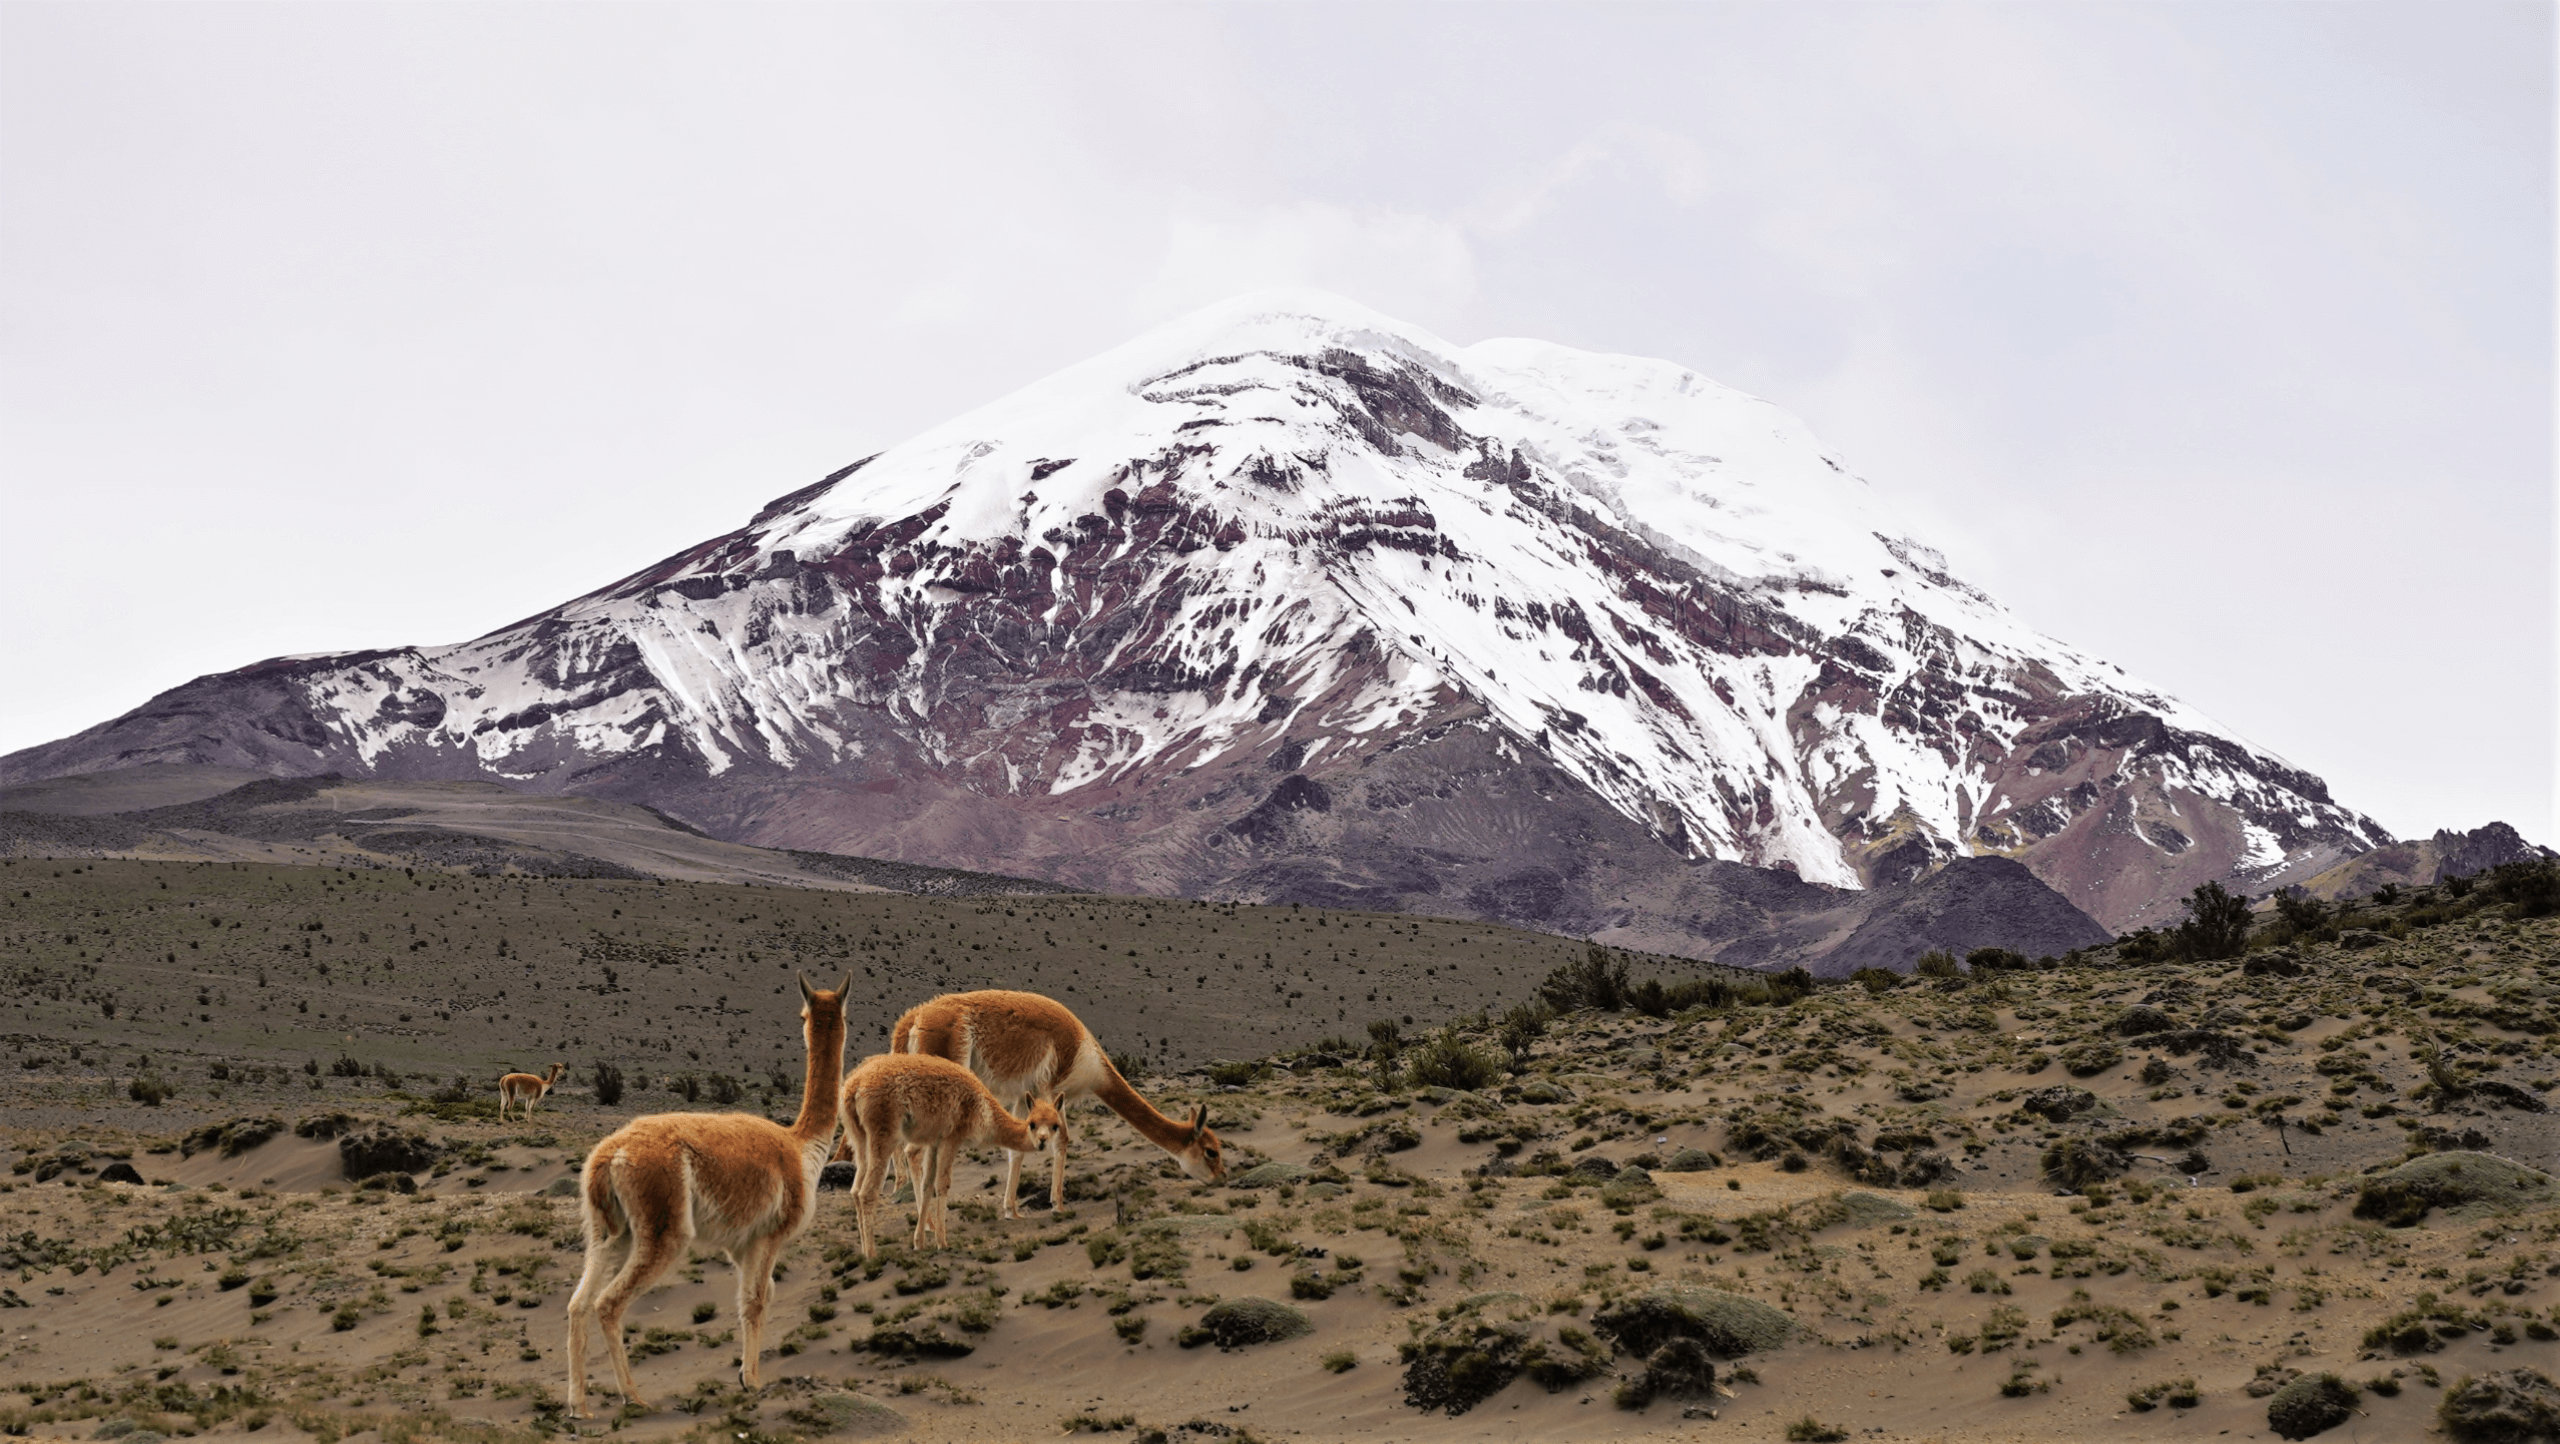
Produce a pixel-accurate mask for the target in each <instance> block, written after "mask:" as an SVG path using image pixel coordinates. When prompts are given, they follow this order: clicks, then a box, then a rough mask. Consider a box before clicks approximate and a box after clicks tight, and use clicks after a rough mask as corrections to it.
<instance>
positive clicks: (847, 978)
mask: <svg viewBox="0 0 2560 1444" xmlns="http://www.w3.org/2000/svg"><path fill="white" fill-rule="evenodd" d="M852 993H853V969H851V968H847V969H845V970H844V981H843V982H841V983H838V984H836V1001H838V1002H842V1001H844V1000H845V999H846V998H847V997H850V996H851V995H852Z"/></svg>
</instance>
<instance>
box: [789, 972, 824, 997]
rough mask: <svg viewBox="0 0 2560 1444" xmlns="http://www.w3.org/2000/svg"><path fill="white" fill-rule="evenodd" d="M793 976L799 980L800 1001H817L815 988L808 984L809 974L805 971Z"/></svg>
mask: <svg viewBox="0 0 2560 1444" xmlns="http://www.w3.org/2000/svg"><path fill="white" fill-rule="evenodd" d="M794 976H795V977H797V978H798V979H799V982H800V1001H801V1002H804V1003H814V1002H816V1001H818V995H817V992H816V990H814V989H812V988H811V987H810V986H809V975H808V974H807V973H799V974H795V975H794Z"/></svg>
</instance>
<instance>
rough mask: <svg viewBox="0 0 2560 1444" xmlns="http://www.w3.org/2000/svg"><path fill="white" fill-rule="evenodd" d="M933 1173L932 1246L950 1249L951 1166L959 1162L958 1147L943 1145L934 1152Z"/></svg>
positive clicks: (950, 1144) (948, 1144)
mask: <svg viewBox="0 0 2560 1444" xmlns="http://www.w3.org/2000/svg"><path fill="white" fill-rule="evenodd" d="M934 1154H935V1159H934V1163H935V1167H934V1172H933V1246H934V1247H935V1248H949V1247H951V1165H953V1164H954V1163H957V1162H959V1161H960V1145H959V1144H957V1143H945V1144H943V1145H942V1146H941V1147H940V1148H937V1149H935V1150H934Z"/></svg>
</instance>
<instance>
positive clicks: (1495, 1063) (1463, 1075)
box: [1407, 1026, 1510, 1093]
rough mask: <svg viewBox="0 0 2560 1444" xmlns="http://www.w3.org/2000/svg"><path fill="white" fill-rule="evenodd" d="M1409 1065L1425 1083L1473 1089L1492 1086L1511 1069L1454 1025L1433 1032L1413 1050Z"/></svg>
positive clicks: (1417, 1079) (1424, 1084)
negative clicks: (1468, 1040) (1467, 1037)
mask: <svg viewBox="0 0 2560 1444" xmlns="http://www.w3.org/2000/svg"><path fill="white" fill-rule="evenodd" d="M1407 1067H1408V1069H1409V1070H1410V1071H1411V1073H1412V1076H1413V1081H1414V1082H1415V1083H1416V1084H1418V1085H1420V1086H1422V1087H1426V1088H1461V1089H1465V1090H1466V1091H1468V1092H1471V1093H1473V1092H1481V1091H1482V1090H1484V1089H1486V1088H1490V1087H1492V1086H1493V1085H1494V1084H1496V1083H1499V1082H1501V1081H1502V1080H1503V1079H1504V1078H1505V1077H1506V1076H1508V1074H1509V1072H1510V1070H1509V1069H1508V1068H1507V1067H1505V1066H1504V1062H1503V1059H1502V1058H1501V1057H1500V1056H1499V1055H1497V1054H1495V1053H1493V1052H1491V1051H1489V1050H1487V1049H1483V1048H1478V1047H1475V1046H1474V1045H1472V1044H1470V1043H1468V1042H1467V1041H1466V1040H1465V1039H1463V1038H1461V1037H1459V1036H1458V1030H1457V1029H1456V1028H1455V1027H1454V1026H1453V1027H1447V1028H1443V1029H1441V1030H1440V1031H1439V1032H1437V1033H1434V1034H1432V1035H1431V1038H1430V1041H1428V1042H1426V1043H1424V1044H1423V1045H1422V1046H1421V1047H1419V1048H1416V1049H1415V1050H1414V1051H1413V1053H1412V1055H1411V1058H1410V1060H1409V1062H1408V1064H1407Z"/></svg>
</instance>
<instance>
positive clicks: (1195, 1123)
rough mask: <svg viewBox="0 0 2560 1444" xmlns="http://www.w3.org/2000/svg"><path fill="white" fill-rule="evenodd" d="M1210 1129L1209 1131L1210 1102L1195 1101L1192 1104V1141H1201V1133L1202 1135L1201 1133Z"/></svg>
mask: <svg viewBox="0 0 2560 1444" xmlns="http://www.w3.org/2000/svg"><path fill="white" fill-rule="evenodd" d="M1208 1131H1209V1105H1208V1104H1206V1103H1194V1104H1192V1105H1191V1141H1192V1142H1194V1143H1197V1142H1199V1141H1200V1135H1201V1134H1203V1133H1206V1132H1208Z"/></svg>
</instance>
